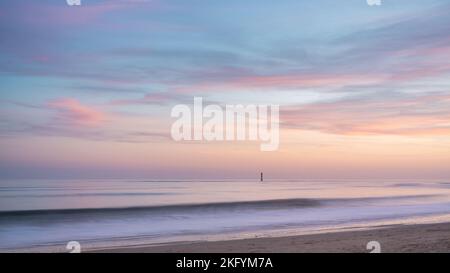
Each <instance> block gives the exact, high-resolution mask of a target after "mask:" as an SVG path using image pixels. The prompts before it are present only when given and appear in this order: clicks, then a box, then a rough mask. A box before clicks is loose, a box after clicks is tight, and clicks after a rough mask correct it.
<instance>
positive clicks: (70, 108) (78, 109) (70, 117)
mask: <svg viewBox="0 0 450 273" xmlns="http://www.w3.org/2000/svg"><path fill="white" fill-rule="evenodd" d="M48 106H49V107H50V108H51V109H53V110H55V111H56V112H57V120H60V121H63V122H65V123H70V124H75V125H82V126H97V125H99V124H101V123H103V121H104V120H105V118H106V115H105V113H103V112H101V111H99V110H97V109H95V108H93V107H90V106H86V105H83V104H81V103H80V102H79V101H78V100H76V99H73V98H65V99H58V100H54V101H51V102H50V103H49V104H48Z"/></svg>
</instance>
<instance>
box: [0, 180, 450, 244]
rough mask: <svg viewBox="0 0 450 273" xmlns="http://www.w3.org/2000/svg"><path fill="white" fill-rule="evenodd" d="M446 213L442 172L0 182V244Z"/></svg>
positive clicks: (367, 224)
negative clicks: (379, 176) (387, 176)
mask: <svg viewBox="0 0 450 273" xmlns="http://www.w3.org/2000/svg"><path fill="white" fill-rule="evenodd" d="M449 215H450V182H448V181H445V180H426V181H425V180H424V181H417V180H293V179H292V180H266V181H264V182H259V181H254V180H222V181H211V180H204V181H200V180H196V181H192V180H180V181H169V180H166V181H163V180H145V179H134V180H133V179H128V180H127V179H120V180H119V179H117V180H114V179H109V180H3V181H0V250H1V251H10V250H21V249H22V250H23V249H30V248H33V249H35V250H39V249H42V250H43V251H66V250H65V245H66V244H67V242H69V241H78V242H80V244H81V245H82V247H83V248H85V249H86V248H88V249H89V248H105V247H115V246H124V245H125V246H126V245H138V244H159V243H168V242H176V241H192V240H223V239H234V238H247V237H258V236H279V235H283V234H293V233H298V234H302V233H313V232H323V231H330V230H340V229H348V228H371V227H374V226H382V225H390V224H403V223H425V222H427V221H435V222H436V221H448V220H449V219H450V217H449Z"/></svg>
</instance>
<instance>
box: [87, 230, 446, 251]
mask: <svg viewBox="0 0 450 273" xmlns="http://www.w3.org/2000/svg"><path fill="white" fill-rule="evenodd" d="M369 241H378V242H379V243H380V245H381V252H385V253H392V252H394V253H396V252H401V253H405V252H406V253H407V252H434V253H436V252H437V253H442V252H444V253H449V252H450V223H439V224H421V225H404V226H403V225H396V226H388V227H378V228H375V229H371V230H358V231H343V232H333V233H322V234H313V235H298V236H287V237H270V238H254V239H240V240H230V241H214V242H213V241H211V242H181V243H177V244H168V245H157V246H155V245H152V246H135V247H122V248H111V249H102V250H96V251H93V252H114V253H117V252H122V253H124V252H130V253H137V252H145V253H160V252H162V253H188V252H193V253H202V252H203V253H218V252H222V253H237V252H244V253H246V252H252V253H258V252H259V253H274V252H284V253H289V252H296V253H308V252H309V253H311V252H321V253H323V252H344V253H354V252H369V250H367V249H366V245H367V243H368V242H369Z"/></svg>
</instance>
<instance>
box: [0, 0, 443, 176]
mask: <svg viewBox="0 0 450 273" xmlns="http://www.w3.org/2000/svg"><path fill="white" fill-rule="evenodd" d="M0 34H1V39H0V151H1V152H0V178H8V179H10V178H135V177H136V178H137V177H142V178H144V177H145V178H155V179H157V178H165V179H170V178H215V179H221V178H252V177H259V172H260V171H264V172H265V176H266V177H269V178H271V177H272V178H411V179H414V178H417V179H419V178H421V179H422V178H426V179H428V178H429V179H432V178H433V179H434V178H437V179H447V178H450V168H449V165H450V164H449V163H450V77H449V76H450V1H448V0H446V1H443V0H430V1H423V0H383V1H382V5H380V6H369V5H368V4H367V3H366V1H365V0H342V1H336V0H316V1H300V0H282V1H266V0H245V1H242V0H226V1H225V0H223V1H220V0H218V1H216V0H189V1H187V0H178V1H175V0H165V1H163V0H128V1H125V0H92V1H88V0H82V5H81V6H76V7H75V6H68V5H67V4H66V1H65V0H40V1H32V0H15V1H1V2H0ZM195 96H197V97H202V98H203V99H204V100H205V101H209V102H215V103H217V104H220V105H225V104H233V103H234V104H279V105H280V146H279V149H278V150H277V151H273V152H262V151H260V149H259V144H260V143H258V142H250V141H240V142H236V141H227V142H205V141H193V142H192V141H191V142H189V141H181V142H175V141H174V140H173V139H172V138H171V136H170V128H171V125H172V123H173V122H174V119H173V118H172V117H171V116H170V111H171V109H172V107H173V106H175V105H177V104H188V105H189V104H193V98H194V97H195Z"/></svg>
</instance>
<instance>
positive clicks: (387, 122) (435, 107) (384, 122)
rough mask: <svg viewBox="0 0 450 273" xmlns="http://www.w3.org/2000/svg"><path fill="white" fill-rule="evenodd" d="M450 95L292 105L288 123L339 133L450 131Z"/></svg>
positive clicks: (286, 116) (285, 117)
mask: <svg viewBox="0 0 450 273" xmlns="http://www.w3.org/2000/svg"><path fill="white" fill-rule="evenodd" d="M449 102H450V95H448V94H430V95H424V96H418V97H406V98H399V99H395V100H374V101H372V100H367V101H365V100H360V101H358V100H356V101H353V100H349V101H338V102H332V103H330V102H328V103H316V104H310V105H304V106H297V107H292V108H290V109H286V110H284V111H283V112H282V113H281V120H282V123H284V124H285V126H288V127H291V128H298V129H303V130H313V131H321V132H326V133H332V134H340V135H413V136H435V135H447V136H448V135H450V123H449V121H450V111H449V110H448V109H450V105H449Z"/></svg>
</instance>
